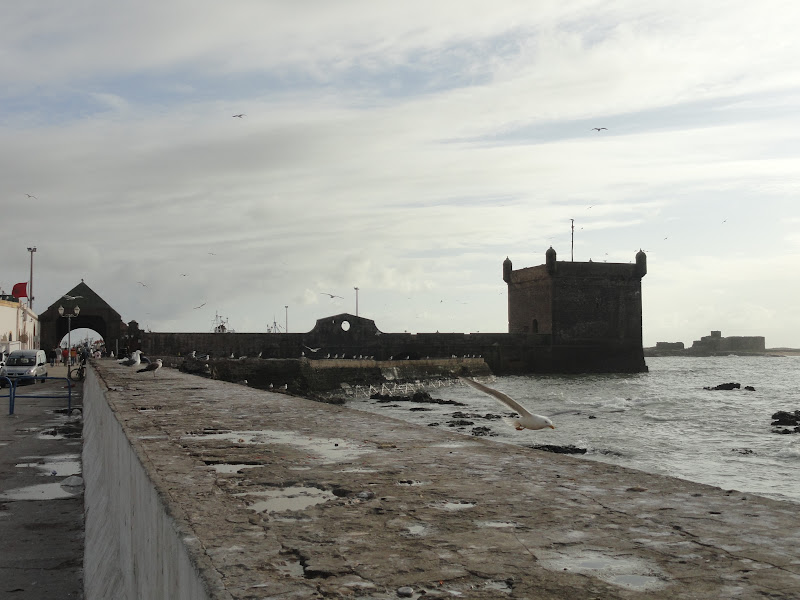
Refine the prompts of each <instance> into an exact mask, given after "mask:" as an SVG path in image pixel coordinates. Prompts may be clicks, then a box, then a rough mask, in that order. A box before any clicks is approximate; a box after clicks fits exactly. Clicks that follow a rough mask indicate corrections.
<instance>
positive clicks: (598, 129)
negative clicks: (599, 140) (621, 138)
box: [592, 127, 608, 131]
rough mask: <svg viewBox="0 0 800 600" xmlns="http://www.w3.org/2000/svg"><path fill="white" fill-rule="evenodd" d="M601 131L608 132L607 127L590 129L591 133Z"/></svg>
mask: <svg viewBox="0 0 800 600" xmlns="http://www.w3.org/2000/svg"><path fill="white" fill-rule="evenodd" d="M603 129H605V130H606V131H608V127H592V131H602V130H603Z"/></svg>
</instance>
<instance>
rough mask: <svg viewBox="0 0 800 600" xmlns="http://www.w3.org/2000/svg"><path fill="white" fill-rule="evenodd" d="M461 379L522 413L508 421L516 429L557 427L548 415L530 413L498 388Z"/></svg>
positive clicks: (466, 378)
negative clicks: (517, 417)
mask: <svg viewBox="0 0 800 600" xmlns="http://www.w3.org/2000/svg"><path fill="white" fill-rule="evenodd" d="M459 379H460V380H461V381H463V382H464V383H466V384H467V385H471V386H472V387H474V388H475V389H476V390H480V391H481V392H483V393H484V394H489V395H490V396H492V397H494V398H495V400H499V401H500V402H502V403H503V404H505V405H506V406H508V407H509V408H512V409H513V410H515V411H517V412H518V413H519V415H520V418H519V419H509V420H508V422H509V423H510V424H511V425H512V426H513V427H514V429H516V430H517V431H522V430H523V429H546V428H548V427H549V428H550V429H555V426H554V425H553V422H552V421H551V420H550V419H548V418H547V417H543V416H541V415H532V414H531V413H529V412H528V411H527V410H526V409H525V407H523V406H522V405H521V404H520V403H519V402H517V401H516V400H514V399H513V398H511V397H510V396H507V395H506V394H504V393H503V392H498V391H497V390H493V389H492V388H490V387H487V386H485V385H483V384H482V383H478V382H477V381H475V380H473V379H470V378H469V377H459Z"/></svg>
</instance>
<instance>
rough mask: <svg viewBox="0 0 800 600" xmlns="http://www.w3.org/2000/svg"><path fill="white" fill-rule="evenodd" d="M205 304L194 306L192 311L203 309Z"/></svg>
mask: <svg viewBox="0 0 800 600" xmlns="http://www.w3.org/2000/svg"><path fill="white" fill-rule="evenodd" d="M206 304H207V302H203V303H202V304H201V305H200V306H195V307H194V308H193V309H192V310H197V309H198V308H203V307H204V306H205V305H206Z"/></svg>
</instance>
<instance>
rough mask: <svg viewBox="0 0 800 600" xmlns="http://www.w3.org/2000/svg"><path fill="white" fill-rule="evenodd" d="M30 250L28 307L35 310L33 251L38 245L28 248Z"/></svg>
mask: <svg viewBox="0 0 800 600" xmlns="http://www.w3.org/2000/svg"><path fill="white" fill-rule="evenodd" d="M28 252H30V253H31V278H30V279H29V280H28V281H29V283H28V288H29V289H28V308H30V309H31V310H33V253H34V252H36V246H34V247H33V248H28Z"/></svg>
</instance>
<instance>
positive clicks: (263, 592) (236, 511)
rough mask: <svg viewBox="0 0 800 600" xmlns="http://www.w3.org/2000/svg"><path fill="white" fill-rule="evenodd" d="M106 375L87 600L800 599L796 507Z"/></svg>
mask: <svg viewBox="0 0 800 600" xmlns="http://www.w3.org/2000/svg"><path fill="white" fill-rule="evenodd" d="M92 363H93V364H92V367H91V369H92V372H91V373H90V375H89V379H88V381H87V383H86V396H85V405H84V406H85V410H86V414H85V418H86V424H85V428H84V436H85V443H86V451H85V454H84V461H85V464H84V468H85V476H86V510H87V521H86V525H87V532H86V533H87V536H86V542H87V544H86V545H87V557H86V565H87V568H86V581H87V594H86V598H87V599H88V600H94V599H97V598H114V599H115V600H116V599H123V600H134V599H137V600H138V599H139V598H146V599H147V600H161V599H164V600H173V599H175V598H179V599H183V598H187V599H188V598H192V599H195V598H199V599H201V600H202V599H204V598H209V599H211V600H223V599H224V600H231V599H232V598H249V599H251V600H267V599H275V598H286V599H288V598H292V599H293V600H318V599H320V598H345V597H353V598H358V597H360V598H363V597H370V598H396V597H413V598H422V597H425V598H445V597H447V598H452V597H463V598H497V597H507V596H513V597H514V598H543V597H547V598H603V599H604V600H605V599H608V600H628V599H631V598H644V597H647V598H648V599H652V600H690V599H696V598H762V597H766V596H772V597H775V596H781V594H782V595H783V596H782V597H790V596H791V597H794V596H793V595H792V594H793V590H797V589H800V571H798V568H797V565H800V555H799V554H798V548H800V533H798V530H797V527H796V526H795V523H796V520H797V505H796V504H794V503H789V502H777V501H772V500H768V499H765V498H759V497H758V496H755V495H753V494H749V493H748V494H744V493H742V492H737V491H735V490H722V489H719V488H713V487H710V486H704V485H700V484H695V483H691V482H687V481H681V480H679V479H673V478H670V477H663V476H659V475H651V474H648V473H645V472H642V471H635V470H632V469H626V468H624V467H619V466H616V465H609V464H603V463H599V462H594V461H587V460H582V459H576V458H573V457H570V456H563V455H557V454H546V453H543V452H540V451H537V450H533V449H531V448H527V447H521V446H516V445H514V446H512V445H509V444H503V443H498V442H495V441H493V440H491V439H488V438H484V437H472V436H466V435H460V434H457V433H454V432H453V431H448V430H445V429H443V428H438V427H420V426H416V425H411V424H407V423H404V422H402V421H399V420H397V419H392V418H390V417H386V416H383V415H378V414H372V413H369V412H365V411H360V410H350V409H348V408H347V407H346V406H334V405H331V404H326V403H321V402H312V401H309V400H306V399H303V398H299V397H295V396H290V395H286V394H276V393H270V392H265V391H262V390H254V389H252V388H250V387H245V386H237V385H231V384H229V383H226V382H222V381H213V380H208V379H205V380H203V379H199V378H197V377H192V376H190V375H187V374H185V373H180V372H178V371H176V370H175V369H171V368H164V369H162V370H160V371H159V372H158V374H157V376H156V377H153V376H151V375H150V374H149V373H148V374H137V373H136V371H135V370H133V369H129V368H126V367H123V366H121V365H118V364H117V363H116V361H111V360H108V361H92ZM98 375H99V377H98ZM465 401H466V398H465ZM575 417H576V418H577V417H578V416H577V415H576V416H575ZM581 422H583V417H581ZM575 425H576V426H578V423H577V421H576V422H575ZM498 426H505V425H502V424H500V423H498ZM581 428H582V426H581ZM516 433H517V434H518V435H519V436H525V437H526V438H529V439H530V440H531V441H534V440H537V439H538V440H542V439H543V438H542V436H540V435H538V434H539V433H541V432H530V431H524V432H516ZM578 433H579V430H578ZM222 582H224V586H223V585H222ZM204 584H205V585H204ZM543 590H544V592H545V593H544V596H543V595H542V594H543Z"/></svg>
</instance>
